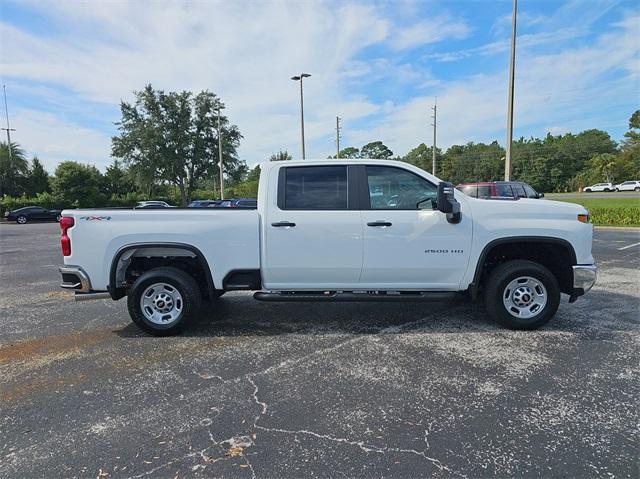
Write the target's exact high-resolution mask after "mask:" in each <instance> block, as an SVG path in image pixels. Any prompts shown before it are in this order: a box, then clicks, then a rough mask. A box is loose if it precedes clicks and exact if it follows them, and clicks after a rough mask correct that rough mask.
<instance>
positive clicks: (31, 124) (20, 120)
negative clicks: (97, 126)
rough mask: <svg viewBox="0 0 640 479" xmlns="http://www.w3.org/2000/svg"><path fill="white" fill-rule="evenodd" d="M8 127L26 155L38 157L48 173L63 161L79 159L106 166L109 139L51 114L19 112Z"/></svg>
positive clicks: (30, 111) (22, 110)
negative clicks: (15, 135)
mask: <svg viewBox="0 0 640 479" xmlns="http://www.w3.org/2000/svg"><path fill="white" fill-rule="evenodd" d="M11 127H12V128H15V129H16V133H18V134H19V136H18V138H19V143H20V144H21V145H25V146H28V154H29V155H35V156H38V157H39V158H40V160H41V161H42V163H43V164H44V167H45V168H46V169H47V171H49V172H50V173H53V171H54V170H55V169H56V165H57V164H58V163H59V162H61V161H65V160H80V161H82V162H84V163H88V164H92V165H94V166H97V167H104V166H105V165H106V164H108V163H109V154H110V151H111V138H110V137H109V136H107V135H105V134H103V133H100V132H99V131H96V130H93V129H90V128H86V127H83V126H82V125H78V124H76V123H73V122H66V121H63V120H61V119H60V118H59V117H57V116H55V115H53V114H51V113H43V112H41V111H36V110H29V109H19V110H17V111H15V112H13V114H12V115H11ZM11 140H12V141H13V138H12V139H11Z"/></svg>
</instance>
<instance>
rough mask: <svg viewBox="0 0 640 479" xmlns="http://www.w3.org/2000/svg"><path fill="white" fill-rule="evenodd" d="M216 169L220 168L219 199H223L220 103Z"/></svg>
mask: <svg viewBox="0 0 640 479" xmlns="http://www.w3.org/2000/svg"><path fill="white" fill-rule="evenodd" d="M218 169H219V170H220V199H221V200H224V167H223V163H222V128H220V104H219V103H218Z"/></svg>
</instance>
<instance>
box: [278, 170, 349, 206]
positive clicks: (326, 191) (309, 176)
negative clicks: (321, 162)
mask: <svg viewBox="0 0 640 479" xmlns="http://www.w3.org/2000/svg"><path fill="white" fill-rule="evenodd" d="M347 191H348V188H347V167H346V166H297V167H288V168H285V191H284V205H283V206H284V207H283V209H285V210H346V209H347V208H348V193H347Z"/></svg>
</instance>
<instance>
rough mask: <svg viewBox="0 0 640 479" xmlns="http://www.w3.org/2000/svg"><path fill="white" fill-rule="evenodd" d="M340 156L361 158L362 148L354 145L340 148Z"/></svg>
mask: <svg viewBox="0 0 640 479" xmlns="http://www.w3.org/2000/svg"><path fill="white" fill-rule="evenodd" d="M329 158H335V156H330V157H329ZM340 158H347V159H350V158H360V150H359V149H358V148H355V147H353V146H348V147H346V148H343V149H342V150H340Z"/></svg>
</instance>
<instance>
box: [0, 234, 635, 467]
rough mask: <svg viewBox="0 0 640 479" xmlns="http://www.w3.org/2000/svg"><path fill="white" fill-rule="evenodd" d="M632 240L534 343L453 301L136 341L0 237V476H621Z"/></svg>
mask: <svg viewBox="0 0 640 479" xmlns="http://www.w3.org/2000/svg"><path fill="white" fill-rule="evenodd" d="M639 237H640V232H638V231H637V230H636V231H608V230H607V231H605V230H598V231H597V232H596V234H595V242H594V255H595V256H596V259H597V260H598V262H599V264H600V267H601V270H600V277H599V281H598V284H597V285H596V287H595V288H594V290H593V291H592V292H590V293H589V294H588V295H587V296H585V297H584V298H581V299H579V300H578V302H576V303H575V304H573V305H570V304H567V302H566V298H564V301H563V303H562V304H561V306H560V310H559V312H558V315H557V316H556V318H555V319H554V320H553V321H552V322H551V323H550V324H549V325H547V326H546V327H545V328H543V329H541V330H539V331H533V332H515V331H508V330H504V329H500V328H499V327H498V326H496V325H495V324H494V323H493V322H492V321H490V320H489V319H487V318H486V317H485V315H484V313H483V311H482V308H481V307H480V306H479V305H474V304H470V303H458V304H430V303H427V304H425V303H405V304H388V303H377V304H376V303H366V304H365V303H363V304H357V303H336V304H314V303H297V304H296V303H291V304H275V303H273V304H270V303H258V302H255V301H254V300H253V299H252V298H251V296H250V295H249V294H244V293H234V294H227V295H225V296H224V297H223V298H221V300H220V301H219V302H218V303H217V304H215V305H213V306H211V307H210V308H209V309H208V310H206V311H203V313H201V314H200V317H199V318H198V322H197V324H196V325H195V327H193V328H192V329H190V330H189V331H187V332H186V333H185V334H184V335H182V336H179V337H173V338H152V337H149V336H146V335H144V334H143V333H141V332H140V331H139V330H137V329H136V328H135V327H134V326H133V325H132V324H131V323H130V322H129V319H128V316H127V313H126V305H125V304H124V302H123V301H119V302H113V301H107V300H99V301H87V302H80V303H74V302H73V301H72V300H71V298H70V297H69V295H68V294H66V293H65V292H63V291H60V290H59V289H58V286H57V285H58V281H59V278H58V273H57V269H56V268H57V265H58V264H59V263H61V260H62V259H61V256H60V253H59V246H58V229H57V225H55V224H39V225H38V224H31V225H26V226H17V225H6V224H3V225H0V241H1V243H0V284H1V286H0V287H1V291H2V295H0V477H59V476H64V477H98V478H107V477H108V478H114V477H176V476H177V477H241V478H244V477H246V478H284V477H425V476H434V477H478V476H500V477H505V476H527V477H530V476H540V477H601V476H612V477H613V476H615V477H638V475H639V470H638V437H639V434H638V424H639V421H638V417H639V414H638V399H637V398H638V397H640V391H639V390H640V387H639V384H640V383H639V381H638V376H639V372H640V361H639V360H638V359H639V357H638V356H639V355H638V345H639V341H638V339H639V337H640V335H639V330H640V318H639V308H640V291H639V289H640V287H639V285H640V273H639V271H640V246H635V247H632V248H627V249H624V250H619V249H618V248H620V247H624V246H625V245H629V244H633V243H637V242H638V241H639Z"/></svg>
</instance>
